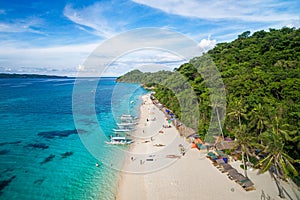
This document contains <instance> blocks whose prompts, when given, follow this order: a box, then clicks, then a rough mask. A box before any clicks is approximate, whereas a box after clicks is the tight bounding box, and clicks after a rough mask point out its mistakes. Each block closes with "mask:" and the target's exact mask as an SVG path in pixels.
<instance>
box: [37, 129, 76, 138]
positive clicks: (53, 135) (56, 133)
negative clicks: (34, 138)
mask: <svg viewBox="0 0 300 200" xmlns="http://www.w3.org/2000/svg"><path fill="white" fill-rule="evenodd" d="M74 134H78V132H77V130H76V129H73V130H64V131H47V132H39V133H38V136H41V137H43V138H47V139H54V138H56V137H58V138H64V137H69V136H70V135H74Z"/></svg>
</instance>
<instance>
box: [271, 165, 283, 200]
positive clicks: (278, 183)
mask: <svg viewBox="0 0 300 200" xmlns="http://www.w3.org/2000/svg"><path fill="white" fill-rule="evenodd" d="M276 171H277V170H276ZM273 177H274V179H275V182H276V185H277V188H278V192H279V197H280V198H282V199H284V198H285V195H284V193H283V189H282V186H281V184H280V182H279V180H278V179H277V177H276V175H273Z"/></svg>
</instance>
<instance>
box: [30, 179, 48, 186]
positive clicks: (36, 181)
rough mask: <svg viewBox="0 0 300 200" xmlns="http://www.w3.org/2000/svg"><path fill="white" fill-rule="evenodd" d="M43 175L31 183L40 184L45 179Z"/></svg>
mask: <svg viewBox="0 0 300 200" xmlns="http://www.w3.org/2000/svg"><path fill="white" fill-rule="evenodd" d="M45 179H46V178H45V177H43V178H40V179H37V180H35V181H34V182H33V183H34V184H36V185H41V184H42V183H43V182H44V181H45Z"/></svg>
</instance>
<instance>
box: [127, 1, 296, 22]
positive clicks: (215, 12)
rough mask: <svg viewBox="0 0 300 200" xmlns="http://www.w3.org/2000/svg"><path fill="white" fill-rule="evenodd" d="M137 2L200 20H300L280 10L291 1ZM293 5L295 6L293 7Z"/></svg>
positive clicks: (294, 15)
mask: <svg viewBox="0 0 300 200" xmlns="http://www.w3.org/2000/svg"><path fill="white" fill-rule="evenodd" d="M132 1H134V2H136V3H139V4H143V5H146V6H149V7H153V8H156V9H159V10H162V11H163V12H166V13H169V14H175V15H181V16H185V17H193V18H201V19H211V20H218V19H221V20H222V19H238V20H243V21H261V22H267V21H270V22H272V21H287V20H295V19H299V14H295V13H294V14H293V13H290V12H287V11H289V10H288V9H286V10H287V11H286V12H283V11H278V10H277V9H282V8H285V7H288V6H290V7H292V6H293V5H290V4H289V3H288V2H276V1H274V0H265V1H260V0H252V1H236V0H227V1H224V0H204V1H198V0H189V1H182V0H164V1H153V0H132ZM292 8H293V7H292Z"/></svg>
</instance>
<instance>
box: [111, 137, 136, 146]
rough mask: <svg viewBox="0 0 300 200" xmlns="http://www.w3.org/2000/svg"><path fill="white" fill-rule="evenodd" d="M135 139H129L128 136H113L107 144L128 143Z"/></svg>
mask: <svg viewBox="0 0 300 200" xmlns="http://www.w3.org/2000/svg"><path fill="white" fill-rule="evenodd" d="M132 142H133V141H132V140H130V139H127V138H126V137H119V136H118V137H111V138H110V141H107V142H106V144H113V145H119V144H120V145H126V144H131V143H132Z"/></svg>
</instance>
